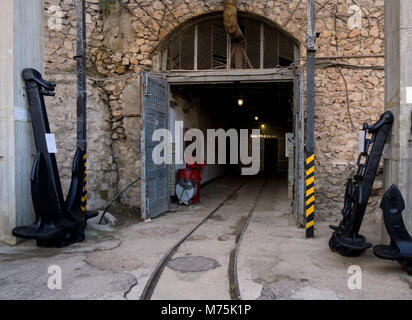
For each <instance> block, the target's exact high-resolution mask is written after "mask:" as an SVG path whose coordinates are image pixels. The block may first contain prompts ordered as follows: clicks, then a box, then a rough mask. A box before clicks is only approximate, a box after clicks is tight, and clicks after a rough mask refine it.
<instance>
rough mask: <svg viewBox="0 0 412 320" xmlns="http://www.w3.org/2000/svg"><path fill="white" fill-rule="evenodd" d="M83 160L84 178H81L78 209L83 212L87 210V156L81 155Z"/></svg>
mask: <svg viewBox="0 0 412 320" xmlns="http://www.w3.org/2000/svg"><path fill="white" fill-rule="evenodd" d="M83 160H84V178H83V189H82V198H81V202H82V203H81V205H80V208H81V209H82V211H83V212H86V210H87V154H84V155H83Z"/></svg>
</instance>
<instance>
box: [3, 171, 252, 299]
mask: <svg viewBox="0 0 412 320" xmlns="http://www.w3.org/2000/svg"><path fill="white" fill-rule="evenodd" d="M243 181H244V178H240V177H239V178H230V179H220V180H218V181H216V182H214V183H213V184H209V185H206V186H205V187H204V188H202V203H201V204H200V205H197V206H194V207H180V208H179V210H178V211H177V212H169V213H166V214H164V215H162V216H161V217H159V218H157V219H154V220H153V222H152V223H149V224H146V223H142V222H140V218H139V213H137V212H134V213H133V212H127V213H125V212H122V213H121V214H120V213H117V214H116V212H113V213H114V215H115V216H116V218H118V219H119V224H118V225H116V226H115V227H110V226H100V225H90V226H89V227H88V228H87V231H86V241H85V242H83V243H78V244H75V245H72V246H70V247H67V248H63V249H44V248H38V247H36V245H35V242H34V241H24V242H22V243H20V244H19V245H17V246H15V247H9V246H6V245H0V299H139V297H140V295H141V293H142V291H143V288H144V286H145V284H146V282H147V280H148V279H149V277H150V275H151V273H152V271H153V269H154V268H155V267H156V265H157V264H158V262H159V260H160V259H161V258H162V257H163V255H164V254H165V253H166V252H167V251H168V250H169V249H170V248H171V247H172V246H173V245H174V244H175V243H177V242H178V241H179V240H181V239H182V238H183V237H184V236H185V235H186V233H188V232H189V231H190V230H192V229H193V228H194V227H195V226H196V225H197V224H198V223H199V222H200V221H201V220H202V219H204V218H205V217H206V216H207V215H208V214H209V213H210V211H212V210H213V209H214V208H215V207H217V206H218V205H219V203H221V202H222V201H223V200H224V199H225V198H226V197H228V196H229V195H230V193H232V192H233V190H234V189H236V188H237V187H238V186H239V185H240V184H241V183H242V182H243ZM116 211H119V212H121V210H116ZM52 265H58V266H60V267H61V269H62V280H63V281H62V290H50V289H49V288H48V285H47V283H48V279H49V277H50V274H48V268H49V267H50V266H52Z"/></svg>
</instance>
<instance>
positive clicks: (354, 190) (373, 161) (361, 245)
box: [329, 111, 394, 256]
mask: <svg viewBox="0 0 412 320" xmlns="http://www.w3.org/2000/svg"><path fill="white" fill-rule="evenodd" d="M393 121H394V116H393V114H392V113H391V112H390V111H388V112H385V113H384V114H383V115H382V116H381V117H380V119H379V121H378V122H377V123H375V124H374V125H372V126H370V125H368V124H367V123H365V124H364V125H363V130H365V131H367V132H368V133H369V134H371V135H372V138H371V139H367V138H366V135H365V140H364V143H365V144H364V150H363V152H362V153H361V154H360V155H359V158H358V161H357V165H358V171H357V173H356V175H355V177H354V179H353V180H351V179H350V180H348V182H347V184H346V192H345V200H344V208H343V210H342V215H343V219H342V221H341V222H340V224H339V226H330V227H331V229H333V230H334V232H333V234H332V237H331V239H330V241H329V247H330V248H331V250H332V251H335V252H338V253H339V254H341V255H343V256H359V255H360V254H362V253H363V252H364V251H365V250H366V249H368V248H370V247H372V244H370V243H368V242H366V239H365V237H364V236H362V235H360V234H359V230H360V227H361V224H362V221H363V216H364V215H365V211H366V207H367V205H368V201H369V197H370V194H371V192H372V187H373V183H374V181H375V177H376V173H377V171H378V167H379V162H380V160H381V157H382V153H383V149H384V147H385V144H386V140H387V138H388V135H389V133H390V130H391V128H392V124H393ZM370 149H371V151H370V153H369V150H370ZM362 159H364V161H363V162H362Z"/></svg>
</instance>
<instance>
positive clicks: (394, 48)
mask: <svg viewBox="0 0 412 320" xmlns="http://www.w3.org/2000/svg"><path fill="white" fill-rule="evenodd" d="M411 21H412V1H411V0H385V66H386V67H385V68H386V75H385V79H386V84H385V108H386V110H390V111H392V112H393V114H394V115H395V124H394V126H393V130H392V135H391V137H390V143H389V148H387V151H388V152H387V153H386V155H385V175H386V177H385V187H386V188H389V187H390V186H391V185H392V184H396V185H398V187H399V189H400V190H401V192H402V194H403V196H404V198H405V202H406V207H407V208H406V210H405V212H404V220H405V223H406V224H407V227H408V229H409V232H411V234H412V132H411V130H412V54H411V53H412V24H411ZM384 238H386V236H385V232H384Z"/></svg>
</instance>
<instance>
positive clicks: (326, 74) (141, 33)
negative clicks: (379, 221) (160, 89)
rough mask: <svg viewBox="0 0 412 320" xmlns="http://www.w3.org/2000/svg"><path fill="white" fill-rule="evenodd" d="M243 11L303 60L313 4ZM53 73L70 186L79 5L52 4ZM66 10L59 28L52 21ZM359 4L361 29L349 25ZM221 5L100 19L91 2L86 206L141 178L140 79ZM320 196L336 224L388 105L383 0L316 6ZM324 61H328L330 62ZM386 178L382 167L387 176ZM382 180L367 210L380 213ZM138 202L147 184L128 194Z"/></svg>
mask: <svg viewBox="0 0 412 320" xmlns="http://www.w3.org/2000/svg"><path fill="white" fill-rule="evenodd" d="M238 3H239V4H238V7H239V11H241V12H246V13H252V14H254V15H259V16H262V17H264V18H266V19H269V20H271V21H273V22H274V23H276V24H277V25H278V26H279V27H280V28H282V29H284V30H285V31H287V32H288V33H290V34H291V35H292V36H293V37H295V38H296V39H297V40H298V41H299V42H300V51H301V62H300V63H301V64H304V63H305V38H306V1H305V0H271V1H268V0H255V1H245V0H240V1H238ZM44 5H45V8H44V9H45V15H44V19H45V21H44V22H45V23H44V25H45V57H44V58H45V68H46V77H47V78H48V79H50V80H54V81H56V82H57V83H58V87H57V94H56V97H55V98H51V99H49V98H48V112H49V116H50V123H51V125H52V129H53V132H54V133H55V134H56V138H57V141H58V148H59V153H58V157H57V159H58V163H59V168H60V171H61V176H62V181H63V185H64V188H65V190H67V188H68V186H69V181H70V167H71V159H72V157H73V153H74V151H75V150H74V147H75V134H76V125H75V88H76V82H75V61H74V60H73V56H74V53H75V37H76V29H75V27H76V21H75V9H74V1H73V0H45V1H44ZM53 5H57V6H59V7H60V8H61V13H60V16H61V19H62V20H61V21H62V26H61V28H53V26H52V28H50V26H49V24H50V23H49V22H50V19H53V18H54V17H55V14H56V13H55V11H53V10H50V7H52V6H53ZM352 5H357V6H359V8H361V12H362V21H361V22H362V25H361V27H360V28H356V29H353V28H350V27H349V25H348V21H349V20H350V19H351V16H352V15H353V13H351V11H350V10H349V8H350V7H351V6H352ZM222 9H223V0H221V1H220V0H209V1H208V0H204V1H198V0H173V1H172V0H163V1H151V0H150V1H149V0H121V1H119V2H118V3H117V4H116V5H113V6H111V7H110V8H109V10H108V12H105V13H103V12H102V10H101V7H100V6H99V0H88V1H87V16H86V18H87V41H88V52H87V57H88V59H87V73H88V77H89V81H88V94H89V96H88V121H89V122H88V145H89V152H88V153H89V159H88V176H89V190H90V192H89V194H90V196H91V197H90V200H89V206H90V207H93V208H102V207H104V205H105V204H106V203H107V201H108V200H109V199H110V198H111V197H112V196H113V195H114V194H115V193H116V192H117V191H118V190H121V189H122V188H124V187H125V186H126V185H127V184H128V183H130V182H132V181H133V180H135V179H136V178H137V177H138V176H139V175H140V146H139V141H140V118H139V117H140V107H139V97H138V90H137V88H138V86H139V83H138V76H137V73H138V72H139V71H140V70H142V69H146V70H151V69H152V65H153V55H154V54H155V53H156V49H157V48H158V46H159V45H160V44H161V43H162V40H163V39H165V38H166V37H167V35H168V34H170V33H171V32H173V30H174V29H175V28H176V27H178V26H179V25H181V24H182V23H184V22H185V21H187V20H189V19H192V18H194V17H197V16H201V15H203V14H206V13H211V12H217V11H222ZM316 15H317V16H316V32H317V33H318V39H317V46H318V51H317V57H318V58H321V59H318V60H317V70H316V92H317V93H316V120H315V139H316V172H317V182H316V192H317V204H316V206H317V215H318V218H322V219H328V220H334V219H336V217H338V215H339V213H340V210H341V208H342V204H343V192H344V184H345V181H346V180H347V178H349V177H350V175H351V171H352V170H353V168H354V165H355V161H356V158H357V155H358V134H359V130H360V129H361V127H362V125H363V123H364V122H374V121H376V120H377V118H378V117H379V115H380V114H381V113H382V112H383V109H384V70H383V68H382V67H383V65H384V56H383V55H384V30H383V27H384V3H383V1H382V0H377V1H374V0H332V1H330V0H318V1H316ZM325 57H326V58H325ZM380 174H382V169H381V170H380ZM382 185H383V184H382V181H381V177H378V178H377V182H376V183H375V186H374V192H373V195H372V197H371V200H370V201H371V203H370V206H369V207H368V213H369V214H373V215H374V216H375V217H377V216H378V214H379V212H378V211H377V208H378V206H377V203H378V199H379V198H378V196H379V195H381V194H382ZM123 202H124V203H125V204H127V205H129V206H131V207H139V206H140V187H139V186H136V187H135V188H134V189H132V190H131V191H130V192H128V194H127V195H126V196H125V197H124V199H123Z"/></svg>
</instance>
